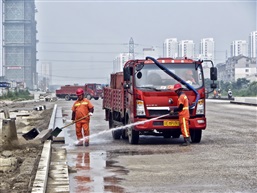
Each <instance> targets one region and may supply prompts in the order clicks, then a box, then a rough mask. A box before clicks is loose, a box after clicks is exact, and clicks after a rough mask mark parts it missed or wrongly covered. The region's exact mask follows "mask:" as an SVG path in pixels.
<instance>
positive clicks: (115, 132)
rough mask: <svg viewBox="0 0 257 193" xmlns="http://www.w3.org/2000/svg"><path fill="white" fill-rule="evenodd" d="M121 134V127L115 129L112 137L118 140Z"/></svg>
mask: <svg viewBox="0 0 257 193" xmlns="http://www.w3.org/2000/svg"><path fill="white" fill-rule="evenodd" d="M121 134H122V131H121V129H117V130H113V131H112V138H113V139H116V140H117V139H120V137H121Z"/></svg>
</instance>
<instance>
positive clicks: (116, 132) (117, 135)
mask: <svg viewBox="0 0 257 193" xmlns="http://www.w3.org/2000/svg"><path fill="white" fill-rule="evenodd" d="M114 127H115V125H114V124H113V118H112V114H111V113H110V115H109V129H113V128H114ZM120 137H121V129H117V130H115V129H114V130H113V131H112V138H113V139H115V140H117V139H120Z"/></svg>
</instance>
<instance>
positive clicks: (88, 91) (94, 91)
mask: <svg viewBox="0 0 257 193" xmlns="http://www.w3.org/2000/svg"><path fill="white" fill-rule="evenodd" d="M85 97H86V98H87V99H89V100H91V99H92V98H94V99H95V100H98V99H99V98H103V87H102V85H101V84H96V83H90V84H85Z"/></svg>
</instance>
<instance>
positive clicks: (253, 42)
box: [248, 31, 257, 58]
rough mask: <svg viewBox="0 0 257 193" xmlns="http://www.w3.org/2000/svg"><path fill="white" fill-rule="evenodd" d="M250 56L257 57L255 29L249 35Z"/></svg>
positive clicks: (256, 32)
mask: <svg viewBox="0 0 257 193" xmlns="http://www.w3.org/2000/svg"><path fill="white" fill-rule="evenodd" d="M248 52H249V54H248V56H249V57H251V58H256V57H257V31H253V32H251V33H250V35H249V47H248Z"/></svg>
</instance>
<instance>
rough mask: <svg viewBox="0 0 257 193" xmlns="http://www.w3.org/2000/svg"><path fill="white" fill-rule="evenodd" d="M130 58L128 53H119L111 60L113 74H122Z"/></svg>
mask: <svg viewBox="0 0 257 193" xmlns="http://www.w3.org/2000/svg"><path fill="white" fill-rule="evenodd" d="M130 58H131V56H130V54H129V53H120V54H119V55H118V56H117V57H116V58H115V59H114V60H113V73H115V72H122V71H123V66H124V64H125V63H126V62H127V61H128V60H129V59H130Z"/></svg>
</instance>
